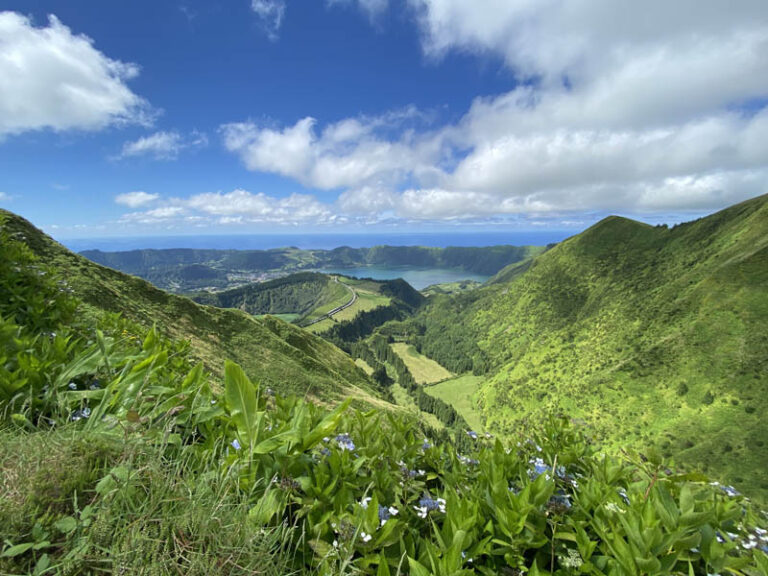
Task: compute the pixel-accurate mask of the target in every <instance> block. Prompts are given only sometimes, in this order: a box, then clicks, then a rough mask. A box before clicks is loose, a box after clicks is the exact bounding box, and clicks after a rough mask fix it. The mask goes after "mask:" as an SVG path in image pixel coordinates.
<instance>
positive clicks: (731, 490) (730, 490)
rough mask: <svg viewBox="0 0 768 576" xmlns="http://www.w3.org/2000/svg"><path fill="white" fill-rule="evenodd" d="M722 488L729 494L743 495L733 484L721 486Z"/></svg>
mask: <svg viewBox="0 0 768 576" xmlns="http://www.w3.org/2000/svg"><path fill="white" fill-rule="evenodd" d="M720 489H721V490H722V491H723V492H725V493H726V495H727V496H731V497H734V496H740V495H741V492H739V491H738V490H736V488H734V487H733V486H720Z"/></svg>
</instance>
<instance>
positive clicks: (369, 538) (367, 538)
mask: <svg viewBox="0 0 768 576" xmlns="http://www.w3.org/2000/svg"><path fill="white" fill-rule="evenodd" d="M360 536H361V537H362V539H363V542H366V543H368V542H370V541H371V538H373V536H371V535H370V534H366V533H365V532H361V533H360Z"/></svg>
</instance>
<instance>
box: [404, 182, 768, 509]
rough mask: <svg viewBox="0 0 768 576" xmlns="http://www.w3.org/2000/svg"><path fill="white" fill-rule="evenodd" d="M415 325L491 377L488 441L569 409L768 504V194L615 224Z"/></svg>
mask: <svg viewBox="0 0 768 576" xmlns="http://www.w3.org/2000/svg"><path fill="white" fill-rule="evenodd" d="M505 277H506V278H509V280H507V281H505ZM406 328H407V329H408V331H409V332H410V333H411V334H413V333H416V334H417V336H416V337H411V341H412V342H413V343H415V344H417V346H418V347H419V348H420V350H421V351H422V352H424V353H426V354H427V355H430V356H432V357H433V358H434V359H436V360H438V361H440V362H441V363H443V364H444V365H445V366H446V367H448V368H449V369H452V370H454V371H456V366H455V365H457V364H460V363H462V362H463V364H464V368H465V369H466V368H473V369H474V370H475V371H476V372H479V373H483V372H485V373H487V374H488V377H487V380H486V382H485V384H484V385H483V386H482V387H481V389H480V392H479V394H478V397H477V407H478V408H479V409H480V410H481V412H482V415H483V418H484V420H485V423H486V426H487V428H489V429H491V430H494V431H496V432H500V433H502V434H506V435H514V434H516V433H518V432H519V430H520V429H521V427H524V426H526V425H528V424H529V423H530V422H532V421H535V420H536V419H537V418H539V417H541V415H542V414H543V413H545V412H546V411H556V412H564V413H566V414H568V415H570V416H573V417H576V418H580V419H583V420H585V421H586V422H588V423H589V424H590V425H591V426H592V427H593V430H594V432H595V433H596V434H597V435H598V436H600V437H602V438H603V439H604V440H605V441H606V442H607V443H609V444H613V445H614V446H618V447H620V446H625V445H634V446H640V445H648V444H649V443H650V444H655V445H656V446H657V447H658V448H659V449H660V450H661V451H662V452H663V453H664V454H665V455H666V456H667V457H672V458H674V459H675V460H676V461H677V462H678V463H679V464H683V465H685V466H689V467H691V468H697V469H702V470H705V471H708V472H709V473H710V474H712V475H714V476H716V477H721V478H723V479H727V480H729V481H731V482H733V483H735V484H736V485H737V486H741V487H742V488H743V489H744V490H745V491H748V492H749V493H751V494H759V495H762V496H763V497H765V496H768V480H766V477H765V474H764V472H765V470H766V466H768V424H766V421H765V419H764V417H763V414H764V413H765V411H766V410H768V395H767V394H766V392H768V196H762V197H759V198H755V199H753V200H750V201H747V202H743V203H741V204H738V205H736V206H732V207H730V208H728V209H726V210H723V211H721V212H719V213H717V214H714V215H712V216H709V217H707V218H703V219H700V220H697V221H694V222H689V223H686V224H682V225H678V226H675V227H674V228H672V229H667V228H666V227H652V226H648V225H645V224H641V223H638V222H634V221H632V220H628V219H625V218H619V217H610V218H606V219H605V220H603V221H601V222H599V223H598V224H596V225H594V226H593V227H592V228H590V229H588V230H586V231H585V232H583V233H582V234H579V235H577V236H574V237H572V238H570V239H568V240H566V241H564V242H562V243H561V244H559V245H557V246H555V247H554V248H552V249H551V250H549V251H548V252H546V253H544V254H542V255H541V256H539V257H537V258H536V259H535V260H534V261H533V262H532V263H531V264H530V266H528V267H527V269H526V270H523V271H517V270H515V269H514V268H511V269H509V270H507V271H506V272H505V271H502V272H501V273H500V274H499V275H498V276H497V280H496V283H494V284H492V285H490V286H488V287H485V288H481V289H479V290H476V291H474V292H471V293H468V294H462V295H459V296H457V297H453V298H448V297H441V298H436V299H435V300H434V301H433V302H431V303H430V305H429V306H427V307H426V308H425V310H424V312H422V314H421V315H420V317H417V318H416V319H415V320H414V321H412V322H411V323H410V324H408V325H407V326H406V327H400V328H399V330H400V331H401V332H405V331H406ZM451 352H452V353H453V355H454V357H451V356H450V354H451ZM457 356H458V357H457ZM452 363H453V364H454V365H453V366H452V365H451V364H452Z"/></svg>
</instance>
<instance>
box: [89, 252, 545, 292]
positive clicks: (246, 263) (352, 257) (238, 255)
mask: <svg viewBox="0 0 768 576" xmlns="http://www.w3.org/2000/svg"><path fill="white" fill-rule="evenodd" d="M543 249H544V248H542V247H538V246H488V247H462V246H458V247H447V248H432V247H424V246H374V247H372V248H350V247H347V246H342V247H339V248H335V249H333V250H301V249H298V248H293V247H289V248H276V249H272V250H198V249H182V248H171V249H164V250H152V249H147V250H130V251H125V252H102V251H100V250H85V251H83V252H81V255H83V256H85V257H86V258H88V259H89V260H91V261H93V262H96V263H98V264H102V265H103V266H109V267H110V268H115V269H117V270H121V271H122V272H126V273H128V274H133V275H136V276H140V277H142V278H144V279H146V280H149V281H150V282H152V283H153V284H155V285H156V286H158V287H160V288H164V289H172V290H176V291H181V292H187V291H194V290H197V289H200V288H204V287H216V288H225V287H228V286H231V284H232V282H233V281H234V282H237V281H238V280H240V282H239V283H241V284H242V283H243V282H247V281H248V280H254V279H257V278H255V277H254V275H258V274H264V273H272V274H276V273H280V274H287V273H290V272H297V271H302V270H311V269H322V268H342V269H343V268H354V267H361V266H414V267H432V268H450V269H461V270H463V271H466V272H469V273H476V274H485V275H493V274H495V273H496V272H498V271H499V270H501V269H502V268H504V267H505V266H507V265H509V264H512V263H514V262H519V261H521V260H525V259H526V258H530V257H531V256H533V255H535V254H538V253H540V252H541V251H543ZM249 275H250V277H249ZM233 277H234V280H233Z"/></svg>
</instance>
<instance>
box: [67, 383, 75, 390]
mask: <svg viewBox="0 0 768 576" xmlns="http://www.w3.org/2000/svg"><path fill="white" fill-rule="evenodd" d="M67 388H69V389H70V390H77V384H75V383H74V382H70V383H69V384H68V385H67Z"/></svg>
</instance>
